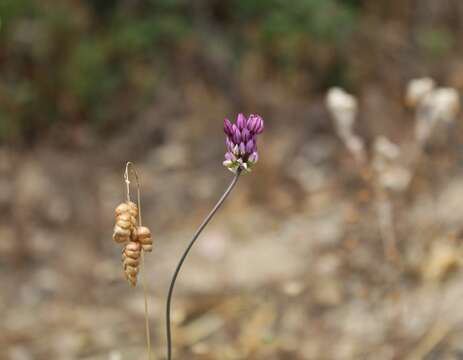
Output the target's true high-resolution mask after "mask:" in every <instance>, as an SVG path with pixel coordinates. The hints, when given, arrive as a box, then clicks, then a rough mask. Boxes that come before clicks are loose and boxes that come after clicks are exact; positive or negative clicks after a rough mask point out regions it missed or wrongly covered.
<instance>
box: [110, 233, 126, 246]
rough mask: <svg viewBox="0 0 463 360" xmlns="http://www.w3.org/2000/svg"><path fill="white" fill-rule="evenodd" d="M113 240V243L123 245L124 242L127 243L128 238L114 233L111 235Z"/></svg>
mask: <svg viewBox="0 0 463 360" xmlns="http://www.w3.org/2000/svg"><path fill="white" fill-rule="evenodd" d="M113 240H114V241H115V242H117V243H118V244H122V243H125V242H127V241H129V240H130V237H129V236H126V235H124V234H120V233H117V232H115V233H114V234H113Z"/></svg>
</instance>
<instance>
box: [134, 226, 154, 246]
mask: <svg viewBox="0 0 463 360" xmlns="http://www.w3.org/2000/svg"><path fill="white" fill-rule="evenodd" d="M137 238H138V241H139V242H140V244H141V247H142V248H143V251H146V252H151V251H152V250H153V238H152V237H151V231H150V229H148V228H147V227H146V226H139V227H138V228H137Z"/></svg>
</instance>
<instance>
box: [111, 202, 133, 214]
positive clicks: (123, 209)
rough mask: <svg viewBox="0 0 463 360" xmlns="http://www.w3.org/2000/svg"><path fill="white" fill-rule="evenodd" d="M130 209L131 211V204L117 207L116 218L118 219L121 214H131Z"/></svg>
mask: <svg viewBox="0 0 463 360" xmlns="http://www.w3.org/2000/svg"><path fill="white" fill-rule="evenodd" d="M130 209H131V207H130V205H129V204H127V203H122V204H119V205H117V207H116V210H115V211H114V213H115V214H116V217H117V216H119V215H121V214H124V213H128V212H130Z"/></svg>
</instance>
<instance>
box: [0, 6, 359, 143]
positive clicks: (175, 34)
mask: <svg viewBox="0 0 463 360" xmlns="http://www.w3.org/2000/svg"><path fill="white" fill-rule="evenodd" d="M358 10H359V4H357V2H356V1H340V0H297V1H292V2H291V5H290V6H288V4H287V2H285V1H281V0H271V1H267V0H250V1H248V0H238V1H217V0H206V1H187V0H152V1H126V0H112V1H103V0H96V1H69V0H67V1H58V2H57V1H50V0H44V1H34V0H4V1H2V3H1V4H0V15H1V21H2V28H1V31H0V43H1V48H0V66H1V69H2V71H1V75H0V117H1V122H0V141H4V140H11V139H26V140H35V139H37V137H39V136H40V135H41V134H43V133H44V132H45V131H46V130H47V129H49V128H50V126H52V125H55V124H57V123H59V122H66V123H71V124H80V123H83V122H85V123H88V124H91V125H92V126H95V127H96V128H97V129H102V128H103V129H105V130H108V129H112V128H115V127H117V124H119V123H121V122H122V121H124V120H127V119H130V117H131V116H133V115H134V114H136V113H137V112H138V111H140V110H142V109H143V107H144V105H145V104H146V103H147V102H148V101H151V100H152V99H153V95H154V94H155V93H156V91H162V82H163V81H165V80H166V79H167V80H168V81H172V80H175V79H174V77H175V72H176V69H177V67H179V66H182V64H184V62H183V61H182V60H181V59H182V58H187V59H188V58H190V59H194V58H195V57H197V56H203V55H204V48H205V47H207V46H209V45H208V44H210V43H211V42H213V43H216V44H222V45H221V46H222V48H225V49H226V52H227V53H228V54H230V56H229V57H230V65H231V66H236V64H239V61H240V58H241V55H242V54H243V52H244V51H246V49H249V48H255V49H258V50H259V51H262V52H263V53H264V54H265V55H266V58H267V59H268V63H269V65H270V66H271V67H272V68H273V69H274V70H275V71H287V70H288V69H292V70H293V71H294V70H297V69H298V68H300V67H303V66H307V65H308V64H310V63H312V62H313V61H314V59H316V58H317V57H316V56H314V55H313V54H312V53H311V49H313V47H312V46H308V45H309V43H311V42H313V43H320V44H322V45H323V46H324V47H328V48H331V49H334V48H336V47H338V46H339V45H341V44H342V43H343V41H345V40H347V39H348V37H349V34H350V33H351V32H352V30H353V29H354V24H355V16H356V13H357V12H358ZM206 56H207V54H206Z"/></svg>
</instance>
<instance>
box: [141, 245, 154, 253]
mask: <svg viewBox="0 0 463 360" xmlns="http://www.w3.org/2000/svg"><path fill="white" fill-rule="evenodd" d="M142 249H143V251H146V252H151V251H153V244H143V245H142Z"/></svg>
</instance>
